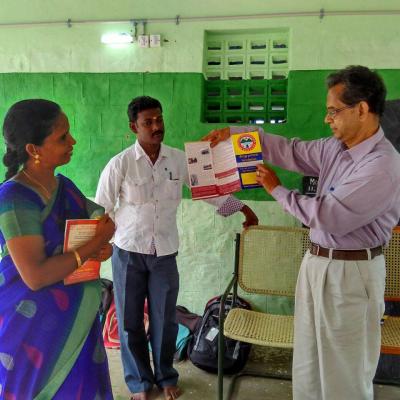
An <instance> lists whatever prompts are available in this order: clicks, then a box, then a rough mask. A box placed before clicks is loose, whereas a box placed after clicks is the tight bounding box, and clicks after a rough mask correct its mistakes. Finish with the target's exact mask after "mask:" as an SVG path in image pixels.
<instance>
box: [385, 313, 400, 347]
mask: <svg viewBox="0 0 400 400" xmlns="http://www.w3.org/2000/svg"><path fill="white" fill-rule="evenodd" d="M381 344H382V345H381V352H382V353H384V354H400V317H388V318H387V319H386V320H385V322H384V323H383V325H382V339H381Z"/></svg>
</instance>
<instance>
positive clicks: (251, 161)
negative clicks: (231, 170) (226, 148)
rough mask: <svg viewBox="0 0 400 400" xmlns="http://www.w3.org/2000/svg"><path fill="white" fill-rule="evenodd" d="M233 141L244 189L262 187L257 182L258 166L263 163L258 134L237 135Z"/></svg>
mask: <svg viewBox="0 0 400 400" xmlns="http://www.w3.org/2000/svg"><path fill="white" fill-rule="evenodd" d="M231 140H232V144H233V151H234V153H235V156H236V164H237V167H238V171H239V176H240V183H241V186H242V189H253V188H258V187H261V185H259V184H258V183H257V181H256V171H257V167H256V166H257V164H262V162H263V161H262V150H261V142H260V136H259V135H258V132H257V131H255V132H245V133H236V134H234V135H232V136H231Z"/></svg>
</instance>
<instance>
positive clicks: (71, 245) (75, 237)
mask: <svg viewBox="0 0 400 400" xmlns="http://www.w3.org/2000/svg"><path fill="white" fill-rule="evenodd" d="M98 222H99V220H98V219H68V220H67V221H66V223H65V235H64V253H66V252H68V251H71V250H75V249H77V248H78V247H80V246H82V245H83V244H85V243H87V242H88V241H89V240H90V239H92V238H93V237H94V235H95V233H96V226H97V224H98ZM100 265H101V263H100V261H97V260H92V259H88V260H86V261H85V262H84V263H83V264H82V266H81V267H80V268H77V269H76V270H75V271H74V272H72V274H70V275H68V276H67V277H66V278H65V279H64V284H65V285H71V284H73V283H77V282H84V281H91V280H95V279H99V277H100Z"/></svg>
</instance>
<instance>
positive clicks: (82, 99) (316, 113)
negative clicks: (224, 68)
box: [0, 70, 400, 313]
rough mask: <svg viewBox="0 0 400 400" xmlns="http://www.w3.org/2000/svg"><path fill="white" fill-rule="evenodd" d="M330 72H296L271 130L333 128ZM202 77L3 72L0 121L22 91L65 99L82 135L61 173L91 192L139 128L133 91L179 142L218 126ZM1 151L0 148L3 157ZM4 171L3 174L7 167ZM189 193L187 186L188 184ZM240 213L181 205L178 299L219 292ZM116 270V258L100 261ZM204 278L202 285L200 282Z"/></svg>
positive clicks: (315, 134)
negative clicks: (282, 117)
mask: <svg viewBox="0 0 400 400" xmlns="http://www.w3.org/2000/svg"><path fill="white" fill-rule="evenodd" d="M380 73H381V74H382V76H383V77H384V79H385V82H386V84H387V86H388V98H390V99H393V98H400V85H399V84H398V82H400V70H381V71H380ZM327 74H328V71H292V72H291V74H290V76H289V81H288V88H289V89H288V92H289V93H288V96H289V97H288V113H289V119H288V123H287V124H285V125H279V126H277V125H268V126H265V128H266V129H267V130H268V131H272V132H276V133H279V134H282V135H285V136H288V137H292V136H297V137H301V138H303V139H314V138H319V137H323V136H327V135H329V134H330V132H329V129H328V128H327V127H326V126H324V124H323V118H324V109H325V94H326V90H325V86H324V80H325V77H326V75H327ZM203 84H204V80H203V76H202V74H199V73H186V74H185V73H182V74H177V73H176V74H173V73H158V74H144V73H130V74H128V73H104V74H87V73H70V74H68V73H60V74H52V73H49V74H18V73H14V74H0V96H1V101H0V120H1V121H2V120H3V117H4V113H5V112H6V110H7V109H8V107H9V106H10V105H11V104H12V103H14V102H15V101H17V100H20V99H23V98H32V97H36V98H37V97H43V98H48V99H52V100H55V101H57V102H59V103H60V104H61V105H62V107H63V108H64V110H65V112H66V113H67V115H68V117H69V119H70V123H71V131H72V133H73V134H74V136H75V137H76V139H77V145H76V146H75V151H74V156H73V159H72V161H71V162H70V164H68V165H67V166H66V167H65V168H62V169H61V172H63V173H64V174H66V175H67V176H69V177H70V178H72V179H73V180H74V181H75V182H76V183H77V184H78V186H79V187H80V188H81V189H82V190H83V192H84V193H85V194H86V195H88V196H93V195H94V193H95V190H96V185H97V181H98V177H99V173H100V171H101V170H102V168H103V166H104V165H105V164H106V163H107V161H108V160H109V159H110V158H111V157H112V156H113V155H114V154H116V153H118V152H119V151H121V150H122V149H123V148H125V147H127V146H129V145H130V144H131V143H132V142H133V140H134V135H133V134H132V133H131V132H130V131H129V129H128V122H127V115H126V108H127V104H128V103H129V101H130V100H131V98H132V97H134V96H138V95H142V94H147V95H151V96H154V97H157V98H159V99H160V101H161V102H162V104H163V106H164V114H165V121H166V140H165V141H166V143H167V144H170V145H172V146H176V147H179V148H182V147H183V143H184V142H185V141H188V140H196V139H198V138H200V137H201V136H202V135H204V134H205V133H207V132H208V131H209V130H210V129H212V128H215V127H218V125H211V124H204V123H201V122H200V116H201V98H202V88H203ZM2 155H3V150H1V151H0V156H2ZM0 175H1V176H3V175H4V168H3V166H1V167H0ZM279 176H280V177H281V178H282V180H283V182H284V183H285V184H286V185H287V186H289V187H299V184H300V176H298V175H296V174H292V173H289V172H286V171H279ZM185 197H186V198H188V191H187V190H186V191H185ZM238 197H240V198H243V199H246V202H247V203H248V204H249V205H250V206H251V207H252V208H253V209H254V210H255V211H256V212H257V214H258V216H259V218H260V223H262V224H266V225H289V226H297V225H299V223H298V221H296V220H295V219H294V218H293V217H291V216H290V215H288V214H285V213H284V212H283V211H282V210H281V208H280V206H279V205H278V204H277V203H276V202H274V201H260V200H270V197H269V196H267V195H266V193H265V191H264V190H262V189H257V190H248V191H243V192H241V193H239V194H238ZM241 222H242V215H241V214H240V213H239V214H238V215H235V216H233V217H231V218H222V217H219V216H216V215H215V211H214V209H213V207H211V206H209V205H208V204H205V203H203V202H193V201H192V200H189V199H187V200H184V201H183V202H182V204H181V206H180V208H179V211H178V228H179V232H180V240H181V246H180V251H179V256H178V265H179V269H180V273H181V291H180V295H179V300H178V301H179V303H181V304H184V305H186V306H187V307H189V308H190V309H192V310H194V311H195V312H198V313H202V311H203V307H204V304H205V302H206V301H207V299H208V298H210V297H212V296H215V295H217V294H219V293H221V292H222V291H223V290H224V288H225V284H226V282H228V280H229V277H230V275H231V273H232V268H233V256H234V237H235V233H236V232H239V231H240V230H241ZM102 273H103V276H106V277H107V276H108V277H110V264H109V263H106V264H105V265H104V266H103V268H102ZM199 282H201V284H200V285H199ZM249 299H250V300H251V301H252V303H253V304H254V305H255V306H256V307H257V308H259V309H260V310H268V311H272V312H282V311H283V312H289V311H291V310H292V307H293V302H292V301H287V300H286V299H282V298H272V297H264V296H250V297H249Z"/></svg>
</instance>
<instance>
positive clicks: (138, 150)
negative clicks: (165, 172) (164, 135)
mask: <svg viewBox="0 0 400 400" xmlns="http://www.w3.org/2000/svg"><path fill="white" fill-rule="evenodd" d="M134 150H135V159H136V160H139V158H142V157H148V156H147V154H146V152H145V151H144V150H143V147H142V146H141V145H140V143H139V140H136V142H135V147H134ZM168 155H169V153H168V149H167V147H166V146H165V145H164V144H163V143H161V148H160V154H159V155H158V158H159V159H160V158H167V157H168Z"/></svg>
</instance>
